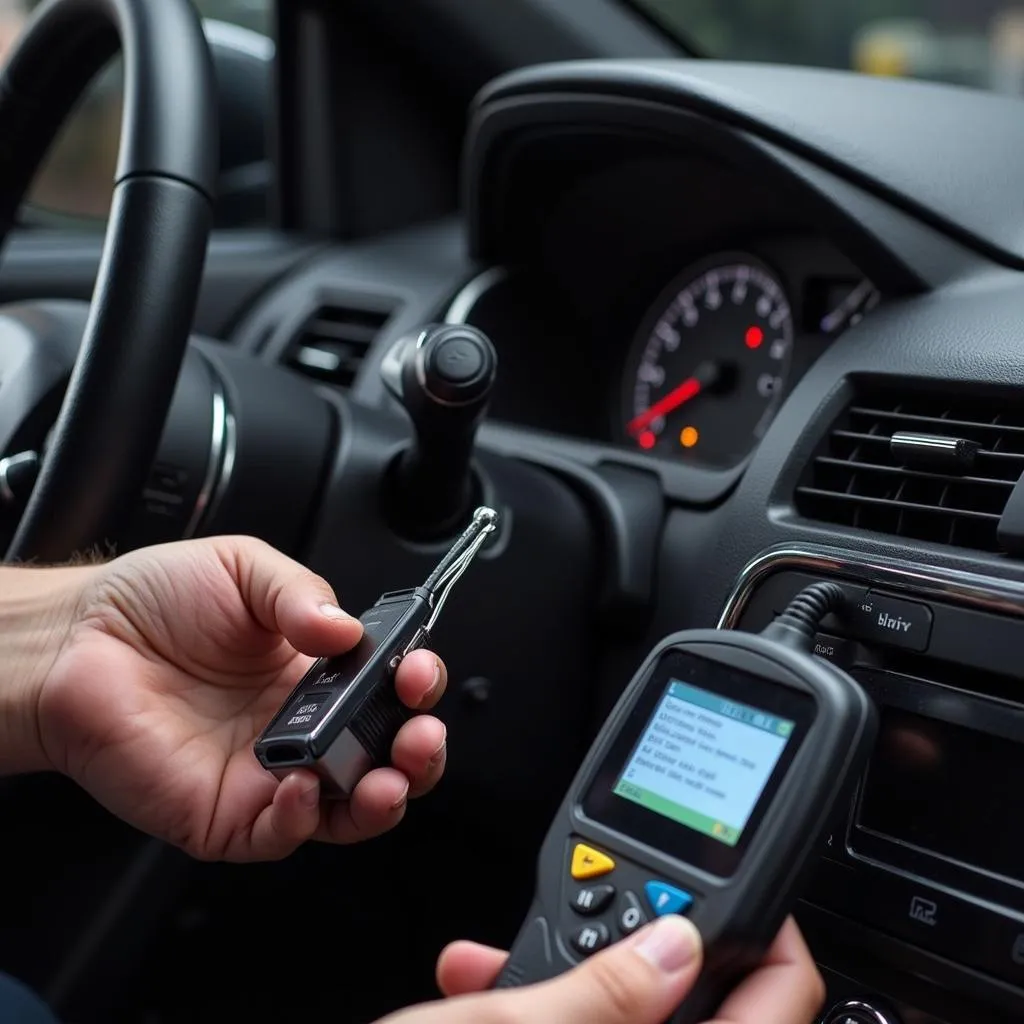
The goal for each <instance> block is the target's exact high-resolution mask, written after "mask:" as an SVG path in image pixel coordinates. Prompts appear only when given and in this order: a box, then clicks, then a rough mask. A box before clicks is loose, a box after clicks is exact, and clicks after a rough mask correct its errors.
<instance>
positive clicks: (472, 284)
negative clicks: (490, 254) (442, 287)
mask: <svg viewBox="0 0 1024 1024" xmlns="http://www.w3.org/2000/svg"><path fill="white" fill-rule="evenodd" d="M507 277H508V271H507V270H506V269H505V268H504V267H489V268H488V269H487V270H485V271H483V272H482V273H479V274H477V275H476V277H474V278H472V279H471V280H470V281H468V282H467V283H466V284H464V285H463V286H462V288H461V289H460V290H459V293H458V294H457V295H456V296H455V298H454V299H452V301H451V305H450V306H449V307H448V311H447V312H446V313H445V315H444V322H445V323H446V324H466V323H468V321H469V316H470V314H471V313H472V312H473V309H474V307H475V306H476V304H477V303H478V302H479V301H480V300H481V299H482V298H483V297H484V296H485V295H486V294H487V293H488V292H489V291H490V290H491V289H492V288H493V287H494V286H495V285H496V284H500V283H501V282H502V281H504V280H505V278H507Z"/></svg>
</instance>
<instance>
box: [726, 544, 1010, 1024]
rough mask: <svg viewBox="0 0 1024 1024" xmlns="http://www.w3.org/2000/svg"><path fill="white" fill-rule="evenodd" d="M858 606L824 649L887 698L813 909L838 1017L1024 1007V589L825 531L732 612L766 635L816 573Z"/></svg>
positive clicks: (828, 850)
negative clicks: (827, 541) (870, 551)
mask: <svg viewBox="0 0 1024 1024" xmlns="http://www.w3.org/2000/svg"><path fill="white" fill-rule="evenodd" d="M825 579H827V580H832V581H833V582H836V583H838V584H839V585H840V586H841V587H842V588H843V589H844V591H845V592H846V594H847V597H848V599H849V601H848V604H849V607H850V609H851V611H850V612H849V613H845V614H844V615H843V616H842V617H841V618H831V619H828V620H826V622H825V623H824V625H823V630H822V632H821V634H820V635H819V636H818V638H817V653H818V655H819V656H820V657H822V658H826V659H828V660H831V661H834V662H836V663H838V664H840V665H841V666H842V667H843V668H844V669H846V670H847V671H848V672H850V674H851V675H853V676H854V677H855V678H856V679H858V680H859V681H860V682H861V684H862V685H863V686H864V687H865V689H866V690H867V691H868V693H869V694H870V695H871V697H872V698H873V699H874V701H875V703H876V704H877V706H878V709H879V715H880V718H879V723H880V727H879V735H878V740H877V743H876V746H875V750H874V754H873V756H872V759H871V761H870V763H869V766H868V769H867V770H866V772H865V774H864V776H863V777H862V778H861V779H859V780H857V782H856V784H855V785H854V786H853V787H852V788H851V790H850V792H849V793H848V794H847V796H846V798H845V799H843V800H842V801H840V803H839V805H838V806H837V810H836V813H835V817H834V820H833V822H832V824H831V827H830V829H829V830H828V832H827V834H826V836H825V837H824V839H823V840H822V847H821V855H820V858H819V859H818V861H817V863H816V865H815V868H814V870H813V873H812V876H811V878H810V879H809V882H808V887H807V890H806V892H805V894H804V901H803V902H802V904H801V907H800V912H799V915H798V916H799V919H800V923H801V926H802V928H803V930H804V932H805V934H806V935H807V937H808V940H809V941H810V943H811V947H812V949H813V950H814V952H815V956H816V958H817V959H818V960H819V963H820V966H821V968H822V971H823V974H824V975H825V978H826V981H827V982H828V986H829V1000H828V1003H827V1004H826V1010H825V1012H824V1015H823V1016H822V1018H821V1021H822V1024H1003V1022H1004V1021H1005V1022H1009V1021H1017V1020H1020V1019H1021V1018H1022V1017H1024V586H1021V585H1018V584H1014V583H1012V582H1010V581H1006V580H1000V579H995V578H989V577H986V576H981V575H975V574H971V573H965V572H957V571H952V570H944V569H937V568H935V567H931V566H925V565H919V564H913V563H909V562H900V561H896V560H891V561H890V560H886V559H873V558H872V559H869V558H866V557H865V556H863V555H860V554H855V553H852V552H844V551H840V550H836V549H832V548H826V547H817V546H813V545H807V546H801V547H795V546H786V547H779V548H774V549H771V550H769V551H767V552H765V553H764V554H763V555H761V556H760V557H758V558H757V559H755V560H754V561H753V562H751V563H750V564H749V565H748V566H747V568H746V570H745V571H744V573H743V574H742V576H741V578H740V580H739V582H738V584H737V586H736V588H735V589H734V591H733V593H732V595H731V596H730V598H729V600H728V602H727V604H726V607H725V609H724V611H723V614H722V618H721V621H720V623H719V625H720V626H722V627H727V628H737V629H742V630H749V631H752V632H759V631H760V630H762V629H763V628H764V627H765V626H766V625H767V624H768V623H769V622H770V621H771V620H772V619H773V618H774V617H775V616H776V615H777V614H778V613H779V612H781V611H782V610H783V609H784V608H785V607H786V605H787V604H788V603H789V601H790V599H791V598H793V597H794V596H795V595H796V594H797V593H798V591H800V590H801V589H802V588H803V587H805V586H807V585H808V584H809V583H812V582H815V581H818V580H825Z"/></svg>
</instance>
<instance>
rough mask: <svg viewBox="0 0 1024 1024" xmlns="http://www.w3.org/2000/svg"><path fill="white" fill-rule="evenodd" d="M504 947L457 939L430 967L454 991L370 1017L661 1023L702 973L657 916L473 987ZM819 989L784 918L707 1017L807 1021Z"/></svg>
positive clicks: (685, 932)
mask: <svg viewBox="0 0 1024 1024" xmlns="http://www.w3.org/2000/svg"><path fill="white" fill-rule="evenodd" d="M506 957H507V954H506V953H503V952H501V951H500V950H497V949H489V948H488V947H486V946H478V945H476V944H474V943H471V942H456V943H453V944H452V945H451V946H449V947H448V948H447V949H446V950H445V951H444V952H443V953H442V954H441V958H440V960H439V961H438V965H437V980H438V984H439V985H440V987H441V991H442V992H444V993H445V995H447V996H452V997H455V998H451V999H448V1000H446V1001H444V1002H437V1003H430V1004H426V1005H424V1006H418V1007H413V1008H412V1009H409V1010H403V1011H401V1012H400V1013H396V1014H393V1015H392V1016H390V1017H387V1018H385V1019H384V1021H380V1022H378V1024H520V1022H521V1024H536V1022H538V1021H558V1024H662V1022H663V1021H665V1020H667V1019H668V1018H669V1017H670V1016H671V1015H672V1013H673V1012H674V1011H675V1010H676V1009H677V1008H678V1007H679V1005H680V1004H681V1003H682V1002H683V1000H684V999H685V997H686V993H687V992H689V991H690V989H691V988H692V987H693V984H694V982H695V981H696V980H697V975H698V974H699V973H700V968H701V962H702V950H701V942H700V935H699V934H698V933H697V930H696V928H694V926H693V925H692V924H691V923H690V922H689V921H687V920H686V919H685V918H682V917H675V916H668V917H662V918H659V919H658V920H657V921H655V922H654V923H653V924H650V925H647V926H646V927H645V928H642V929H641V930H640V931H638V932H637V933H636V934H635V935H633V936H632V937H631V938H629V939H626V940H625V941H623V942H619V943H617V944H616V945H614V946H612V947H611V948H610V949H607V950H605V951H604V952H603V953H598V954H597V955H596V956H594V957H592V958H591V959H589V960H587V961H586V962H584V963H583V964H581V965H580V966H579V967H576V968H574V969H573V970H571V971H569V972H567V973H566V974H563V975H561V976H560V977H558V978H555V979H553V980H552V981H545V982H541V983H540V984H538V985H531V986H528V987H526V988H520V989H500V990H497V991H493V992H485V993H483V994H473V993H481V992H482V991H483V990H484V989H486V988H488V986H490V985H491V984H492V983H493V982H494V979H495V978H496V977H497V975H498V973H499V971H500V970H501V967H502V965H503V964H504V962H505V959H506ZM824 998H825V988H824V984H823V982H822V980H821V977H820V975H819V974H818V972H817V969H816V968H815V966H814V961H813V960H812V959H811V955H810V953H809V951H808V949H807V946H806V945H805V944H804V941H803V939H802V938H801V936H800V932H799V930H798V929H797V927H796V924H795V923H794V922H793V921H792V920H789V921H787V922H786V924H785V925H784V927H783V928H782V931H781V932H780V933H779V936H778V938H777V939H776V940H775V943H774V944H773V945H772V947H771V949H770V950H769V951H768V955H767V956H766V957H765V960H764V963H763V964H762V965H761V967H760V968H759V969H758V970H757V971H756V972H755V973H753V974H751V975H750V976H749V977H748V978H747V979H746V980H745V981H744V982H743V983H742V984H741V985H740V986H739V987H738V988H737V989H736V991H735V992H733V993H732V995H730V996H729V998H728V999H726V1001H725V1003H723V1005H722V1006H721V1008H720V1009H719V1011H718V1015H717V1016H716V1017H715V1021H714V1024H810V1022H811V1021H812V1020H814V1018H815V1015H816V1014H817V1012H818V1011H819V1009H820V1008H821V1004H822V1001H823V1000H824Z"/></svg>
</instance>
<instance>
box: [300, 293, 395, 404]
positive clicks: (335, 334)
mask: <svg viewBox="0 0 1024 1024" xmlns="http://www.w3.org/2000/svg"><path fill="white" fill-rule="evenodd" d="M392 312H393V310H391V309H383V308H381V307H377V308H374V309H370V308H357V307H355V306H346V305H340V304H331V305H323V306H320V307H319V308H318V309H317V310H316V312H315V313H313V315H312V316H310V317H309V318H308V319H307V320H306V322H305V323H304V324H303V325H302V327H301V328H300V329H299V331H298V332H297V333H296V335H295V338H294V339H293V340H292V342H291V344H290V345H289V346H288V350H287V353H286V356H285V362H286V363H287V364H288V365H289V366H290V367H291V368H292V369H293V370H298V371H299V372H300V373H304V374H306V376H309V377H315V378H316V379H317V380H323V381H328V382H329V383H331V384H336V385H337V386H338V387H343V388H347V387H351V386H352V383H353V381H354V380H355V379H356V374H357V373H358V372H359V367H360V365H361V364H362V361H363V359H364V358H365V357H366V353H367V352H368V351H369V349H370V346H371V345H372V344H373V341H374V339H375V338H376V337H377V335H378V334H380V332H381V330H382V329H383V327H384V325H385V324H386V323H387V322H388V319H389V318H390V316H391V314H392Z"/></svg>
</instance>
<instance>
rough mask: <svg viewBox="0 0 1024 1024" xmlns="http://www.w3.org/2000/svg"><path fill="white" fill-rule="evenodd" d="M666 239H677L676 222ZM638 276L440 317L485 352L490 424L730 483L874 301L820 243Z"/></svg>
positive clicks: (521, 282)
mask: <svg viewBox="0 0 1024 1024" xmlns="http://www.w3.org/2000/svg"><path fill="white" fill-rule="evenodd" d="M616 201H617V199H616V197H614V196H609V197H608V199H607V202H609V203H614V202H616ZM665 230H666V235H670V236H671V235H677V236H678V237H679V238H682V239H684V240H685V239H686V237H687V226H686V222H685V221H684V220H682V219H680V221H679V222H677V223H672V222H669V223H667V224H666V225H665ZM656 251H657V250H656ZM560 258H563V259H568V260H569V261H571V262H577V261H578V258H579V257H578V256H574V255H573V254H568V255H567V256H562V257H560ZM650 263H651V265H650V269H649V270H645V272H644V273H643V274H642V275H640V276H637V275H635V273H634V274H633V275H630V273H629V271H628V269H627V268H625V267H624V268H623V276H622V279H621V280H620V281H618V282H616V284H615V285H614V286H613V287H612V288H611V289H610V290H609V289H604V290H603V291H602V293H601V294H594V293H593V292H591V291H590V289H589V288H588V286H587V285H586V284H585V283H584V282H583V281H580V282H578V283H577V282H575V281H574V280H572V278H573V277H574V275H572V274H567V273H566V272H565V271H564V270H563V271H562V272H561V273H560V274H559V275H558V276H559V277H560V278H561V279H562V280H563V281H566V280H567V279H569V282H570V283H568V284H565V285H563V287H562V288H559V287H558V286H552V285H551V284H550V283H549V279H545V278H544V277H543V275H542V274H540V273H538V271H537V269H536V268H535V269H534V271H533V273H532V274H531V273H514V272H513V273H502V274H500V275H490V277H489V279H487V280H485V281H484V286H483V287H482V288H479V289H478V291H477V295H476V296H475V297H474V299H473V301H472V304H471V305H469V304H466V305H465V307H464V308H463V309H462V310H461V312H460V311H457V314H458V315H457V317H455V318H454V319H458V320H460V321H461V322H465V323H468V324H471V325H473V326H475V327H479V328H480V329H482V330H484V331H485V332H487V333H488V334H489V335H490V337H491V338H492V340H493V341H494V342H495V344H496V345H497V347H498V351H499V353H500V357H501V360H502V375H501V378H500V381H499V384H498V388H497V392H496V394H495V398H494V402H493V406H492V417H493V418H494V419H496V420H499V421H505V422H508V423H511V424H517V425H521V426H528V427H533V428H537V429H540V430H545V431H551V432H554V433H567V434H570V435H573V436H577V437H580V438H584V439H587V440H590V441H594V442H599V443H610V444H613V445H615V446H617V447H621V448H623V449H625V450H628V451H630V452H635V453H639V454H645V455H649V456H650V457H652V458H654V459H657V460H666V461H669V462H678V463H680V464H684V465H691V466H699V467H702V468H704V469H707V470H709V471H713V472H723V473H724V472H728V471H732V470H734V469H735V468H736V467H737V466H739V465H741V464H742V463H743V462H745V461H746V460H747V459H748V458H749V457H750V455H751V454H752V452H753V451H754V449H755V448H756V447H757V445H758V444H759V442H760V440H761V439H762V438H763V437H764V434H765V432H766V431H767V429H768V427H769V426H770V425H771V423H772V420H773V419H774V417H775V414H776V412H777V411H778V409H779V407H780V405H781V404H782V402H783V401H784V400H785V398H786V397H787V396H788V395H789V394H790V393H791V392H792V390H793V388H794V387H795V386H796V384H797V383H798V382H799V381H800V380H801V379H802V377H803V376H804V374H805V373H806V372H807V370H808V369H809V367H810V366H812V365H813V363H814V362H815V361H816V360H817V359H818V358H819V357H820V356H821V354H822V353H823V352H824V351H825V350H826V349H827V347H828V346H829V344H830V343H832V342H833V341H834V340H835V339H836V338H838V337H839V336H840V335H841V334H843V333H844V332H845V331H846V330H847V329H849V328H850V327H853V326H856V324H858V323H859V322H860V321H861V320H862V319H863V318H864V316H866V315H868V314H869V313H870V312H871V311H872V310H873V309H874V308H875V307H876V306H877V305H878V304H879V302H880V301H881V298H882V296H881V293H880V292H879V290H878V289H877V288H876V287H875V286H874V285H873V284H872V282H871V281H870V280H869V279H868V278H866V277H864V276H863V275H862V274H861V273H860V272H859V271H858V269H857V268H856V267H855V266H854V265H853V264H852V263H851V262H850V261H849V260H848V259H846V258H845V257H844V256H843V255H842V254H841V253H840V252H839V251H838V250H837V249H836V248H835V246H834V245H831V244H829V243H828V242H827V241H824V240H822V239H820V238H815V237H813V236H809V235H805V234H786V233H777V234H772V235H769V236H758V237H755V238H752V239H746V238H742V237H740V238H737V239H736V242H735V244H733V245H731V246H730V245H725V244H723V247H722V248H719V249H717V250H715V251H710V252H700V253H698V252H696V251H694V247H693V246H692V244H690V245H687V244H686V243H685V242H684V243H683V244H682V245H680V244H678V243H676V244H674V245H673V244H671V242H669V243H668V244H666V245H665V247H664V251H663V252H662V251H657V258H655V259H652V260H651V261H650Z"/></svg>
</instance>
